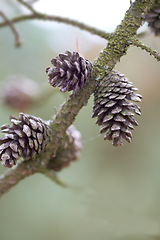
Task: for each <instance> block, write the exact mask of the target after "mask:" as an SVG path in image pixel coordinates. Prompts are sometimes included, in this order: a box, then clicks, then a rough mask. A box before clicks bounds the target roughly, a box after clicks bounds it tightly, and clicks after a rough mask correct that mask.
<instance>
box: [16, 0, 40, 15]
mask: <svg viewBox="0 0 160 240" xmlns="http://www.w3.org/2000/svg"><path fill="white" fill-rule="evenodd" d="M18 2H19V3H21V4H22V5H24V6H25V7H26V8H28V9H29V10H30V11H31V12H32V13H34V14H37V11H36V10H35V9H34V8H33V7H32V6H31V5H30V4H28V3H27V2H24V1H23V0H18Z"/></svg>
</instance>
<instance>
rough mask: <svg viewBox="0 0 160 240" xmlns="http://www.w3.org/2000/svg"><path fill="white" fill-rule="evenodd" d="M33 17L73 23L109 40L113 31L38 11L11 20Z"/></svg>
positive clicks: (13, 21)
mask: <svg viewBox="0 0 160 240" xmlns="http://www.w3.org/2000/svg"><path fill="white" fill-rule="evenodd" d="M33 19H39V20H48V21H55V22H59V23H65V24H68V25H72V26H74V27H77V28H79V29H81V30H85V31H87V32H89V33H91V34H95V35H97V36H99V37H101V38H104V39H106V40H109V38H110V36H111V33H106V32H104V31H102V30H99V29H96V28H94V27H91V26H89V25H87V24H84V23H81V22H78V21H76V20H72V19H69V18H63V17H59V16H54V15H47V14H42V13H36V14H30V15H22V16H18V17H15V18H12V19H11V20H10V21H11V22H12V23H18V22H22V21H25V20H33ZM5 26H7V23H6V22H3V23H0V27H5Z"/></svg>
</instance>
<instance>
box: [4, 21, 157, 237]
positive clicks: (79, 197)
mask: <svg viewBox="0 0 160 240" xmlns="http://www.w3.org/2000/svg"><path fill="white" fill-rule="evenodd" d="M52 26H53V25H52V23H50V27H48V28H46V29H45V28H44V25H43V26H42V27H41V26H40V25H36V24H34V23H31V22H24V23H20V24H17V25H16V27H17V29H18V31H19V33H20V35H21V38H22V39H23V45H22V47H21V48H19V49H16V48H14V46H13V45H14V38H13V35H12V33H11V32H10V29H9V28H3V29H0V33H1V38H0V61H1V64H0V80H1V82H3V81H5V79H6V78H7V77H8V75H14V74H23V75H26V76H27V77H29V78H31V79H34V80H35V81H37V83H38V84H40V85H41V84H47V76H46V74H45V69H46V67H47V66H48V65H50V59H51V58H53V57H54V56H56V54H57V49H56V47H55V48H54V45H55V46H57V45H58V42H57V39H56V37H54V36H55V35H56V34H57V33H58V34H60V35H61V37H62V39H64V40H63V41H62V40H61V44H62V49H63V48H64V46H65V47H67V43H68V42H67V41H68V39H70V37H71V36H67V35H66V38H64V36H63V33H64V32H65V33H67V28H68V26H66V25H63V27H61V28H60V30H58V28H57V27H56V28H55V29H54V27H52ZM71 30H72V31H71ZM69 31H70V32H69V35H70V34H71V32H72V34H73V35H72V37H73V39H75V41H73V42H74V44H73V46H72V47H71V46H70V49H68V50H71V51H73V50H76V49H75V48H76V39H77V35H78V40H79V41H80V42H81V45H80V48H81V49H85V52H83V54H84V55H85V57H86V58H88V59H90V60H93V59H94V58H96V57H97V54H98V53H99V52H100V50H101V49H102V48H103V47H104V41H100V40H99V39H98V41H97V44H95V42H96V41H95V39H96V37H95V36H92V38H91V36H90V35H89V34H88V35H87V34H86V33H83V32H81V31H80V30H75V29H74V28H73V29H71V28H70V30H69ZM82 39H83V41H82ZM51 40H52V44H51ZM85 41H86V42H87V44H88V46H89V44H90V47H88V49H86V42H85ZM143 41H144V42H145V43H146V44H147V45H150V46H151V47H153V48H154V49H157V50H159V51H160V39H159V38H158V37H157V38H156V37H154V36H153V35H147V36H145V37H144V38H143ZM93 43H94V44H93ZM63 44H64V45H63ZM83 44H84V48H83ZM66 50H67V49H66ZM116 70H119V71H121V72H122V73H124V74H125V76H126V77H128V78H129V79H130V80H131V81H132V82H133V83H134V86H135V87H138V88H139V93H140V94H142V95H143V99H142V103H141V104H140V106H141V109H142V116H141V117H138V118H137V120H138V122H139V126H138V127H136V129H135V131H134V132H133V140H132V142H131V143H130V144H128V143H125V144H124V146H123V147H117V148H115V147H113V146H112V145H111V142H108V141H104V140H103V136H99V128H98V126H97V125H95V120H94V119H91V114H92V104H93V97H92V98H91V99H90V101H89V104H88V105H87V106H86V107H85V108H83V109H82V111H81V112H80V114H79V115H78V116H77V119H76V122H75V125H76V127H77V128H78V130H79V131H80V132H81V134H82V142H83V150H82V153H81V158H80V160H79V161H78V162H75V163H73V164H72V165H71V166H70V167H69V168H68V169H65V170H63V171H62V172H60V173H59V176H60V177H61V178H62V179H63V180H64V181H65V182H66V183H67V184H68V187H67V188H65V189H63V188H61V187H59V186H57V185H55V184H54V183H53V182H51V180H50V179H47V178H46V177H45V176H43V175H40V174H36V175H33V176H31V177H29V178H27V179H25V180H23V181H22V182H20V183H19V184H18V185H17V186H15V187H14V188H13V189H12V190H10V191H9V192H8V193H7V194H5V195H4V196H3V197H2V198H1V199H0V239H2V240H9V239H12V240H21V239H23V240H28V239H30V240H36V239H37V240H43V239H48V240H51V239H56V240H59V239H60V240H74V239H76V240H80V239H85V240H90V239H92V240H97V239H100V240H106V239H109V240H121V239H123V240H125V239H126V240H128V239H129V240H158V239H160V208H159V202H160V174H159V173H160V147H159V142H160V140H159V136H160V127H159V119H160V110H159V103H160V94H159V89H160V67H159V63H158V62H156V60H154V59H153V58H152V57H151V56H149V54H147V53H146V52H143V51H142V50H140V49H138V48H130V49H129V50H128V52H127V55H126V56H124V57H122V59H121V62H120V63H118V64H117V66H116ZM66 97H67V96H66V95H65V94H63V93H60V92H57V91H54V89H53V96H51V97H50V98H48V100H46V102H44V103H41V102H40V104H39V105H37V106H36V108H35V107H34V108H33V107H32V108H29V109H28V110H27V111H28V112H27V113H29V114H33V115H35V116H39V117H42V118H44V119H48V118H50V117H51V116H52V114H54V106H56V107H57V108H58V107H59V105H60V104H62V103H63V102H64V100H65V98H66ZM10 114H15V115H18V113H17V112H15V111H14V110H13V109H11V108H8V107H6V106H4V105H2V104H1V105H0V116H1V118H0V124H1V125H2V124H4V123H7V122H9V120H8V117H9V115H10ZM5 171H6V169H4V167H2V166H0V173H3V172H5Z"/></svg>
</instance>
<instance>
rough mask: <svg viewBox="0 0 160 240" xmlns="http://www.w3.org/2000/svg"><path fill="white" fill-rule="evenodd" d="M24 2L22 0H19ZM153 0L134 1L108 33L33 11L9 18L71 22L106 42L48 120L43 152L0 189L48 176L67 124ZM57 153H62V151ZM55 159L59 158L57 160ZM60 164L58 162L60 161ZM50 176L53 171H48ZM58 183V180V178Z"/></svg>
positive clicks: (4, 180)
mask: <svg viewBox="0 0 160 240" xmlns="http://www.w3.org/2000/svg"><path fill="white" fill-rule="evenodd" d="M20 2H23V1H20ZM153 3H154V1H153V0H135V2H134V3H133V4H131V6H130V8H129V9H128V11H127V12H126V14H125V16H124V19H123V20H122V22H121V24H120V25H119V26H118V27H117V28H116V30H115V32H114V33H112V34H107V33H105V32H102V31H100V30H97V29H95V28H91V27H89V26H87V25H85V24H82V23H79V22H77V21H74V20H69V19H66V18H65V19H64V18H61V17H56V16H48V15H46V14H40V13H37V12H35V11H32V9H30V10H31V11H32V14H30V15H25V16H21V17H16V18H14V19H11V21H12V23H15V22H20V21H24V20H28V19H30V20H31V19H41V20H53V21H58V22H63V23H66V24H71V25H72V26H76V27H79V28H80V29H83V30H86V31H88V32H91V33H93V34H97V35H99V36H101V37H104V38H106V39H108V44H107V46H106V47H105V49H104V50H103V51H102V52H101V53H100V54H99V56H98V58H97V59H96V60H95V61H94V62H93V68H92V71H91V76H90V77H89V78H88V79H87V81H86V82H85V84H84V86H83V88H82V89H79V90H78V91H77V92H76V93H72V94H71V95H70V96H69V98H68V99H67V100H66V102H65V103H64V104H63V105H62V106H61V107H60V109H59V111H58V113H57V114H56V115H55V116H54V118H53V120H52V121H50V125H49V127H50V128H51V129H52V131H53V139H52V140H51V141H50V143H49V144H48V145H47V146H46V148H45V149H44V151H42V152H41V153H39V154H38V155H37V156H36V157H35V158H34V161H32V158H30V159H29V160H26V161H23V162H21V163H20V164H19V165H18V166H17V167H16V168H14V169H13V170H11V171H10V172H8V173H7V174H6V175H4V176H2V177H1V180H0V192H1V194H3V193H5V192H7V191H8V190H9V189H10V188H11V187H13V186H14V185H15V184H17V183H18V182H19V181H20V180H21V179H23V178H24V177H27V176H29V175H30V174H33V173H35V172H41V173H43V174H45V175H47V172H48V171H49V169H48V166H49V165H48V163H49V161H50V160H51V159H52V160H53V156H54V155H56V153H57V151H58V149H61V148H62V149H63V147H62V146H63V140H64V136H65V135H66V131H67V129H68V127H69V126H70V125H71V124H72V123H73V122H74V121H75V118H76V116H77V115H78V113H79V111H80V110H81V108H82V107H83V106H85V105H86V104H87V102H88V99H89V98H90V96H91V95H92V93H93V92H94V91H95V89H96V86H97V85H98V84H99V83H100V82H101V81H102V82H103V78H104V76H105V74H106V73H109V72H110V71H111V70H112V69H113V68H114V67H115V65H116V63H117V62H118V61H119V60H120V59H121V57H122V56H124V55H125V54H126V52H127V49H128V48H129V46H130V45H132V44H133V42H132V40H133V37H134V36H135V35H136V33H137V30H138V28H139V27H140V26H141V24H142V17H143V15H145V14H146V13H147V12H148V10H149V9H150V8H151V7H152V5H153ZM4 26H6V23H0V27H4ZM59 156H62V155H61V154H60V155H59ZM58 161H61V159H59V160H58ZM59 163H60V162H59ZM48 175H49V176H50V177H51V176H52V174H48ZM57 182H58V181H57Z"/></svg>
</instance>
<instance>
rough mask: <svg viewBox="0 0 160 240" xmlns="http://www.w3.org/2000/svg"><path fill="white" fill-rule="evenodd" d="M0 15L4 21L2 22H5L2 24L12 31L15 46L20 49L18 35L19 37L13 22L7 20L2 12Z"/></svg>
mask: <svg viewBox="0 0 160 240" xmlns="http://www.w3.org/2000/svg"><path fill="white" fill-rule="evenodd" d="M0 15H1V16H2V18H3V19H4V21H5V22H4V23H5V24H6V26H9V27H10V29H11V30H12V32H13V34H14V36H15V46H16V47H20V46H21V40H20V35H19V33H18V31H17V30H16V28H15V27H14V25H13V22H12V21H11V20H9V19H8V18H7V16H6V15H5V14H4V13H3V12H2V11H0Z"/></svg>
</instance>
